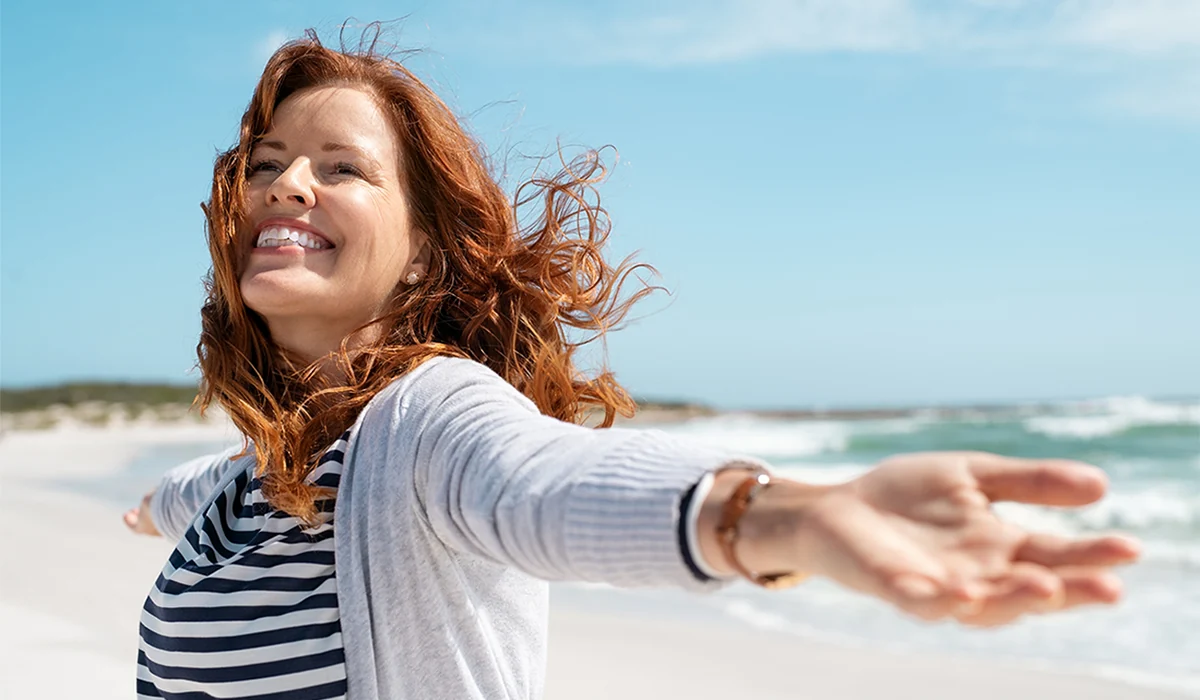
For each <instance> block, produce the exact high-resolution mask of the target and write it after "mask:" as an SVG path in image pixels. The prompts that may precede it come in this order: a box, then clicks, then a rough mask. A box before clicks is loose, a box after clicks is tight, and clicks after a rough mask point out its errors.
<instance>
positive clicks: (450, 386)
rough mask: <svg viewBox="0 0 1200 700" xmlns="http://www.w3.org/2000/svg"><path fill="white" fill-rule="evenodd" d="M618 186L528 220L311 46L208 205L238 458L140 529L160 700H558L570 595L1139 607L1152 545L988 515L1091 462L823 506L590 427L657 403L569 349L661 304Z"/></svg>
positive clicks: (559, 200) (584, 186)
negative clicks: (636, 257)
mask: <svg viewBox="0 0 1200 700" xmlns="http://www.w3.org/2000/svg"><path fill="white" fill-rule="evenodd" d="M603 174H604V170H603V166H602V165H601V163H600V161H599V159H598V157H597V156H596V154H595V153H590V154H586V155H585V156H584V157H583V158H581V159H579V160H576V161H573V162H571V163H569V164H568V165H567V167H565V168H564V170H563V171H562V172H561V173H559V174H558V175H556V176H554V177H550V178H540V179H535V180H534V181H532V182H531V183H528V184H527V185H525V186H524V187H522V188H520V189H519V190H518V192H517V194H516V196H515V198H514V199H512V200H510V199H509V198H508V197H507V196H506V195H505V194H504V193H503V191H502V190H501V188H500V187H499V186H498V185H497V183H496V181H495V180H494V179H493V178H492V176H491V175H490V174H489V171H488V168H487V166H486V164H485V160H484V158H483V156H482V153H481V150H480V148H479V146H478V144H476V143H475V142H474V141H473V140H472V139H471V138H470V137H469V136H468V135H467V134H466V132H465V131H464V130H463V129H462V127H461V126H460V125H459V123H458V121H457V120H456V119H455V117H454V116H453V114H452V113H451V112H450V111H449V110H448V109H447V108H446V106H445V105H444V104H443V103H442V102H441V101H440V100H439V99H438V98H437V97H436V95H434V94H433V93H432V92H431V91H430V90H429V89H428V88H427V87H426V86H425V85H424V84H423V83H421V81H420V80H418V79H417V78H416V77H415V76H414V75H412V74H411V73H410V72H408V71H407V70H406V69H405V68H404V67H403V66H402V65H400V64H399V63H397V62H395V61H392V60H390V59H389V58H387V57H384V56H381V55H378V54H376V53H375V52H374V50H373V47H372V46H368V47H366V48H365V49H363V50H358V51H347V50H340V51H339V50H332V49H329V48H326V47H324V46H322V45H321V43H320V42H319V41H318V40H317V37H316V36H315V35H313V34H311V33H310V34H309V35H307V36H306V38H305V39H302V40H299V41H295V42H292V43H289V44H287V45H285V46H284V47H282V48H281V49H279V51H278V52H276V54H275V55H274V56H273V57H272V58H271V60H270V61H269V62H268V64H267V67H266V70H265V71H264V73H263V76H262V78H261V80H260V82H259V84H258V87H257V89H256V90H255V93H254V98H253V100H252V101H251V104H250V107H249V109H248V110H247V111H246V113H245V115H244V117H243V119H242V128H241V134H240V138H239V141H238V143H237V144H236V145H234V147H233V148H231V149H230V150H228V151H227V152H225V153H223V154H222V155H221V156H220V157H219V158H218V159H217V163H216V166H215V171H214V177H213V190H212V198H211V200H210V201H209V202H208V204H207V205H206V206H205V212H206V214H207V217H208V233H209V248H210V251H211V254H212V258H213V271H212V279H211V280H210V284H209V290H208V291H209V295H208V299H207V301H206V303H205V305H204V308H203V333H202V336H201V340H200V346H199V354H200V366H201V369H202V370H203V373H204V379H203V383H202V387H201V397H200V400H201V402H202V403H203V404H205V405H207V404H210V403H211V402H214V401H216V402H218V403H220V405H221V406H222V407H223V408H224V409H225V410H226V411H227V412H228V413H229V415H230V416H231V417H232V418H233V420H234V422H235V423H236V425H237V427H238V428H239V429H240V430H241V431H242V433H243V434H244V436H245V439H246V443H245V446H244V449H243V450H242V451H240V452H238V453H236V454H235V453H233V452H229V453H224V454H218V455H213V456H211V457H207V458H202V459H199V460H196V461H194V462H190V463H188V464H185V465H182V466H181V467H179V468H178V469H175V470H173V471H172V472H170V473H169V474H167V475H166V476H165V477H164V478H163V480H162V482H161V483H160V484H159V487H158V488H157V489H156V490H155V491H154V492H152V493H151V494H148V495H147V496H146V498H145V499H144V500H143V502H142V504H141V505H140V506H139V507H137V508H134V509H133V510H131V511H130V512H129V513H127V514H126V522H127V524H128V525H129V526H130V528H132V529H133V530H135V531H137V532H141V533H146V534H160V533H161V534H165V535H167V536H169V537H171V538H173V539H175V540H177V541H178V544H177V545H176V547H175V549H174V551H173V553H172V554H171V556H170V559H169V560H168V562H167V564H166V565H165V566H164V568H163V570H162V574H161V575H160V576H159V578H158V580H157V581H156V582H155V584H154V586H153V588H152V589H151V591H150V593H149V596H148V598H147V600H146V603H145V605H144V607H143V611H142V621H141V628H140V634H141V641H140V651H139V657H138V662H139V664H138V685H137V687H138V694H139V697H145V698H151V697H188V698H192V697H197V698H198V697H223V698H248V697H255V698H271V697H279V698H283V697H289V698H290V697H296V698H300V697H303V698H340V697H354V698H402V697H411V698H416V697H420V698H497V697H509V698H535V697H539V696H540V695H541V691H542V685H543V678H544V674H545V658H546V648H545V645H546V626H547V625H546V622H547V621H546V615H547V603H548V588H547V584H546V581H548V580H562V579H568V580H584V581H599V582H605V583H609V584H613V585H618V586H645V585H657V586H675V587H679V588H684V589H692V590H701V591H702V590H711V589H714V588H718V587H720V586H722V585H727V584H729V583H731V582H732V581H734V580H735V579H737V578H739V577H740V578H743V579H746V580H748V581H750V582H753V583H754V584H757V585H761V586H766V587H769V588H777V587H782V586H786V585H791V584H794V583H796V582H798V581H799V580H800V579H801V578H803V577H804V576H807V575H820V576H827V577H829V578H831V579H833V580H834V581H837V582H838V583H840V584H842V585H844V586H847V587H849V588H853V589H856V590H860V591H863V592H865V593H868V594H870V595H874V596H877V597H879V598H881V599H883V600H886V601H888V602H890V603H891V604H893V605H895V606H896V607H898V608H900V609H901V610H903V611H905V612H908V613H911V614H913V615H915V616H918V617H920V618H922V619H929V620H933V619H941V618H951V619H955V620H958V621H959V622H962V623H964V624H969V625H981V626H983V625H995V624H1001V623H1005V622H1009V621H1012V620H1015V619H1017V618H1019V617H1020V616H1022V615H1024V614H1027V613H1030V612H1048V611H1053V610H1060V609H1065V608H1069V607H1074V606H1077V605H1082V604H1088V603H1111V602H1114V601H1115V600H1117V599H1118V598H1119V596H1120V585H1119V582H1118V581H1116V580H1115V579H1114V578H1113V576H1112V574H1111V572H1110V571H1109V569H1110V568H1111V567H1112V566H1115V565H1117V564H1121V563H1125V562H1128V561H1131V560H1132V559H1134V558H1135V557H1136V555H1137V547H1136V545H1135V544H1134V543H1132V542H1131V541H1129V540H1126V539H1123V538H1119V537H1098V538H1093V539H1087V540H1070V539H1064V538H1059V537H1052V536H1048V535H1038V534H1033V533H1028V532H1025V531H1023V530H1021V529H1019V528H1017V527H1014V526H1012V525H1009V524H1006V523H1004V522H1002V521H1000V520H999V519H998V518H997V517H996V516H995V515H994V514H993V512H992V510H991V508H990V504H991V502H992V501H993V500H1000V499H1010V500H1019V501H1025V502H1032V503H1042V504H1047V505H1056V506H1072V505H1081V504H1086V503H1090V502H1092V501H1094V500H1096V499H1098V498H1099V497H1100V496H1101V495H1102V494H1103V493H1104V490H1105V486H1106V482H1105V478H1104V475H1103V473H1102V472H1100V471H1099V470H1097V469H1095V468H1093V467H1090V466H1088V465H1084V464H1078V463H1073V462H1066V461H1062V460H1019V459H1009V458H1004V457H1000V456H996V455H989V454H981V453H930V454H917V455H908V456H900V457H894V458H892V459H889V460H887V461H885V462H884V463H881V464H880V465H879V466H878V467H876V468H875V469H874V470H872V471H870V472H869V473H867V474H866V475H864V476H861V477H859V478H857V479H855V480H854V481H852V482H849V483H846V484H841V485H836V486H814V485H809V484H805V483H801V482H799V481H795V480H789V479H780V478H773V477H772V476H771V475H770V472H769V467H768V465H766V464H764V463H762V462H761V461H758V460H756V459H753V458H750V457H745V456H740V455H736V454H727V453H724V452H721V451H715V450H712V449H709V448H705V447H702V446H699V445H695V444H690V443H687V442H683V441H681V440H679V439H677V438H673V437H671V436H669V435H667V434H665V433H661V432H654V431H637V430H627V429H614V428H609V429H606V430H592V429H587V428H584V427H582V426H580V425H577V424H575V423H576V422H577V421H578V419H579V418H580V417H581V416H582V414H583V412H584V410H585V409H587V408H589V407H593V408H595V407H598V408H600V409H602V410H603V412H604V416H605V420H604V421H603V425H602V426H601V427H604V428H608V426H610V425H611V422H612V420H613V417H614V415H615V414H616V413H617V412H629V411H630V410H631V409H632V408H633V404H632V402H631V401H630V399H629V397H628V395H627V394H626V393H625V392H624V390H623V389H622V388H621V387H620V385H619V384H618V383H617V382H616V380H615V379H614V377H613V376H612V375H611V374H610V373H608V372H601V373H599V374H597V375H594V376H588V375H586V374H584V373H583V372H581V371H580V370H579V369H578V368H577V367H576V366H575V363H574V359H573V357H574V353H575V351H576V349H577V348H578V347H579V345H580V344H581V343H583V342H587V341H588V340H590V339H593V338H595V337H598V336H600V335H602V334H603V333H604V331H606V330H607V329H609V328H611V327H612V326H613V325H614V324H616V323H619V322H620V320H621V319H622V318H623V316H624V315H625V313H626V312H627V311H628V309H629V308H630V305H631V304H633V303H634V302H636V301H637V299H638V298H640V297H641V296H642V295H644V294H645V293H647V292H648V290H647V289H645V288H639V289H638V290H636V291H635V292H634V293H633V294H630V295H628V296H623V295H622V286H623V284H622V283H623V282H624V281H625V280H626V279H627V277H628V276H629V274H630V273H631V272H633V271H634V270H635V269H636V267H637V266H635V265H633V264H632V263H630V262H629V261H625V262H623V263H621V264H619V265H615V266H614V265H610V264H609V263H608V262H607V261H606V260H605V259H604V257H603V255H602V248H603V244H604V242H605V238H606V236H607V233H608V222H607V218H606V217H605V213H604V211H603V209H601V208H600V207H599V206H598V204H597V203H596V201H595V199H594V197H593V194H594V193H593V191H592V187H593V185H594V184H595V183H596V182H597V181H599V180H600V179H601V178H602V177H603ZM526 207H530V208H532V210H533V215H532V216H525V217H522V216H519V215H518V212H519V211H522V210H523V209H524V208H526ZM520 221H529V222H530V223H529V224H528V225H527V226H524V227H522V226H520V225H519V223H518V222H520ZM575 331H583V332H584V333H585V334H590V335H588V336H587V337H584V338H583V339H581V340H579V341H572V340H571V339H570V336H569V334H570V333H572V332H575ZM335 534H336V536H335Z"/></svg>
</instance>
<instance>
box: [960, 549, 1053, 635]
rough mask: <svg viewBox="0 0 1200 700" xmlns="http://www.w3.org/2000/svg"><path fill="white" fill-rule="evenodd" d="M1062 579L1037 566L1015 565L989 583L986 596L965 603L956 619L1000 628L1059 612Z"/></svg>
mask: <svg viewBox="0 0 1200 700" xmlns="http://www.w3.org/2000/svg"><path fill="white" fill-rule="evenodd" d="M1066 598H1067V592H1066V587H1065V585H1064V582H1063V580H1062V579H1061V578H1060V577H1059V576H1058V575H1057V574H1056V573H1054V572H1053V571H1051V570H1050V569H1047V568H1046V567H1044V566H1038V565H1036V564H1028V563H1017V564H1014V565H1013V567H1012V570H1011V571H1010V572H1009V573H1008V574H1006V575H1005V576H1004V577H1002V578H1000V579H997V580H995V581H992V582H991V583H990V590H989V591H988V593H987V595H986V596H984V597H983V598H982V599H980V600H979V601H978V602H977V603H975V604H974V605H971V604H966V605H962V606H960V607H959V609H958V610H956V612H955V615H954V616H955V618H956V619H958V621H959V622H962V623H964V624H968V625H972V626H976V627H991V626H994V625H1002V624H1005V623H1008V622H1012V621H1013V620H1015V619H1017V618H1019V617H1021V616H1022V615H1027V614H1029V613H1035V612H1049V611H1051V610H1058V609H1060V608H1062V606H1063V605H1064V604H1065V603H1066Z"/></svg>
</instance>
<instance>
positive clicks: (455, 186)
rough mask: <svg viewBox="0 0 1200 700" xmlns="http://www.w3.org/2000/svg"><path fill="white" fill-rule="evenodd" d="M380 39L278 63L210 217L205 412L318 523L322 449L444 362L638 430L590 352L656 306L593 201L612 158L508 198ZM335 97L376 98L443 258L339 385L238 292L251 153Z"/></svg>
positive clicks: (577, 163) (470, 144)
mask: <svg viewBox="0 0 1200 700" xmlns="http://www.w3.org/2000/svg"><path fill="white" fill-rule="evenodd" d="M371 30H373V31H374V36H373V37H371V36H369V35H364V37H366V39H365V40H364V41H363V42H362V43H361V44H360V46H359V48H357V49H354V50H348V49H346V48H345V46H344V45H343V46H342V48H341V49H339V50H334V49H331V48H328V47H325V46H323V45H322V44H321V42H320V40H319V39H318V38H317V35H316V33H315V32H314V31H312V30H309V31H308V32H306V33H305V37H304V38H303V39H299V40H296V41H292V42H290V43H288V44H286V45H284V46H283V47H281V48H280V49H279V50H278V51H276V52H275V54H274V55H273V56H272V57H271V59H270V60H269V61H268V62H267V66H266V68H265V69H264V71H263V74H262V77H261V78H260V79H259V82H258V85H257V87H256V88H255V90H254V97H253V98H252V100H251V102H250V105H249V107H248V108H247V109H246V112H245V114H244V115H243V116H242V122H241V130H240V134H239V138H238V142H237V144H236V145H234V146H233V147H232V148H230V149H229V150H228V151H225V152H224V153H222V154H221V155H219V156H218V157H217V160H216V163H215V165H214V168H213V185H212V197H211V199H210V200H209V201H208V202H207V203H206V204H204V205H202V208H203V209H204V213H205V216H206V218H207V233H208V245H209V250H210V252H211V254H212V260H213V266H212V270H211V273H210V275H209V277H208V279H207V280H206V288H207V292H208V298H207V300H206V301H205V303H204V306H203V309H202V311H201V315H202V326H203V329H202V332H201V336H200V343H199V345H198V347H197V353H198V355H199V366H200V369H201V371H202V373H203V379H202V381H201V386H200V393H199V396H198V397H197V401H198V403H199V404H200V407H201V409H203V408H206V407H208V406H209V405H211V404H212V402H214V401H216V402H218V403H219V404H220V405H221V407H222V408H223V409H224V410H225V411H226V412H227V413H228V414H229V416H230V417H231V418H232V419H233V422H234V424H236V425H237V427H238V428H239V429H240V430H241V431H242V433H243V434H244V435H245V436H246V439H247V446H248V445H249V444H250V443H253V445H254V451H255V455H256V459H257V467H258V473H259V475H260V476H261V477H262V478H263V488H264V493H265V494H266V495H267V498H268V499H269V501H270V502H271V504H272V505H273V506H274V507H275V508H277V509H279V510H283V511H285V512H288V513H291V514H293V515H296V516H298V517H300V518H303V519H306V520H311V519H312V518H313V517H314V516H315V513H316V511H315V505H314V503H315V501H316V499H317V498H318V497H320V496H321V492H320V490H319V489H317V488H316V487H314V486H311V485H309V484H307V483H306V482H305V477H306V476H308V474H309V473H310V472H311V471H312V469H313V468H314V467H315V465H316V461H317V459H318V458H319V456H320V454H321V452H322V451H323V450H324V449H325V448H326V447H327V446H328V445H329V444H330V443H331V442H332V441H333V440H334V439H336V437H337V436H338V435H340V434H341V433H342V432H343V431H345V430H346V429H347V428H348V427H349V426H350V425H351V424H352V423H353V422H354V420H355V418H356V417H357V416H358V414H359V412H360V411H361V410H362V409H363V407H364V406H365V405H366V404H367V402H368V401H370V400H371V398H372V397H374V396H375V395H376V394H377V393H378V392H379V391H380V390H382V389H383V388H384V387H386V386H387V385H388V384H389V383H390V382H392V381H393V380H395V379H396V378H397V377H400V376H401V375H403V374H405V373H406V372H409V371H411V370H412V369H413V368H415V367H416V366H418V365H419V364H420V363H422V362H424V361H425V360H428V359H430V358H432V357H435V356H438V355H451V356H458V357H465V358H469V359H472V360H475V361H478V362H480V363H482V364H485V365H487V366H488V367H490V368H491V369H492V370H494V371H495V372H496V373H497V374H499V375H500V376H501V377H503V378H504V379H505V380H506V381H508V382H509V383H510V384H512V385H513V386H514V387H516V388H517V389H518V390H519V391H521V392H522V393H523V394H525V395H526V396H528V397H529V398H530V399H532V400H533V402H534V403H535V404H537V406H538V408H539V409H540V410H541V411H542V412H543V413H545V414H546V415H549V416H553V417H555V418H558V419H561V420H566V421H573V422H578V421H580V420H581V419H582V417H583V416H584V414H585V413H586V412H588V411H589V409H599V410H602V411H603V415H604V418H603V421H602V423H601V425H602V427H607V426H609V425H611V424H612V421H613V419H614V417H615V414H617V413H621V414H623V415H632V413H633V410H634V403H633V401H632V399H631V398H630V397H629V395H628V393H626V392H625V390H624V389H623V388H622V387H621V386H620V384H618V383H617V381H616V379H615V378H614V377H613V375H612V373H611V372H609V371H607V370H605V369H603V367H602V368H601V370H600V371H598V372H597V373H595V374H594V375H593V376H585V374H584V373H583V372H581V371H580V369H579V368H578V367H576V364H575V353H576V350H577V349H578V348H579V347H581V346H582V345H585V344H587V343H590V342H592V341H595V340H597V339H601V338H602V337H603V335H604V333H605V332H606V331H608V330H610V329H612V328H613V327H614V326H615V325H617V324H619V323H620V322H621V321H622V320H623V319H624V317H625V315H626V314H627V313H628V311H629V309H630V307H631V306H632V305H633V304H634V303H635V302H636V301H638V300H639V299H641V298H642V297H643V296H645V295H646V294H648V293H650V292H651V291H652V288H651V287H648V286H646V285H645V284H641V285H640V286H639V288H638V289H637V291H636V292H635V293H633V294H632V295H628V296H625V295H624V294H623V293H622V288H623V285H624V283H625V282H626V281H627V280H628V278H629V277H630V276H631V275H632V274H633V273H634V272H636V271H637V270H638V269H639V268H643V267H645V266H644V265H641V264H634V263H633V262H632V261H631V260H629V259H626V260H624V261H622V262H621V263H619V264H617V265H612V264H609V263H608V262H607V261H606V260H605V259H604V256H603V255H602V249H603V246H604V243H605V240H606V238H607V236H608V233H609V230H610V223H609V219H608V216H607V214H606V212H605V211H604V209H603V208H602V207H601V206H600V204H599V198H598V196H597V194H596V190H595V185H596V184H597V183H598V182H600V181H601V180H603V178H604V176H605V174H606V169H605V166H604V164H603V162H602V161H601V159H600V156H599V154H598V153H597V152H595V151H588V152H586V153H585V154H584V155H583V156H581V157H579V158H576V159H574V160H571V161H570V162H568V161H567V160H566V159H564V158H561V157H560V159H559V160H560V162H562V164H563V167H562V170H561V172H558V173H557V174H556V175H553V176H548V177H540V176H538V177H535V178H534V179H532V180H530V181H529V182H527V183H525V184H524V185H522V186H521V187H519V188H518V189H517V191H516V194H515V196H513V197H512V198H510V197H509V196H508V195H506V194H505V192H504V191H503V190H502V189H501V187H500V185H499V184H498V183H497V181H496V178H495V177H493V175H492V173H491V172H490V171H489V168H488V166H487V163H486V160H485V157H484V155H483V151H482V149H481V147H480V144H479V143H478V142H476V141H475V140H474V139H473V138H472V137H471V136H469V135H468V134H467V133H466V131H465V130H464V129H463V127H462V125H461V124H460V123H459V121H458V119H457V118H456V117H455V116H454V114H453V113H452V112H451V111H450V109H449V108H448V107H447V106H446V105H445V104H444V103H443V102H442V101H441V100H440V99H439V98H438V97H437V95H435V94H434V93H433V91H432V90H430V89H429V88H428V87H427V86H426V85H425V84H424V83H422V82H421V81H420V80H419V79H418V78H417V77H416V76H415V75H413V74H412V73H411V72H410V71H409V70H408V69H406V68H405V67H404V66H403V65H401V64H400V63H399V62H397V61H395V60H393V59H392V58H390V57H389V56H387V55H384V54H381V53H379V52H377V50H376V45H377V43H378V40H379V26H378V25H373V26H372V28H371ZM371 30H368V31H369V32H370V31H371ZM329 84H339V85H353V86H358V87H361V88H362V89H363V90H365V91H367V92H369V93H370V94H372V95H373V96H374V97H375V98H376V100H377V101H378V104H379V106H380V108H381V110H382V111H383V113H384V115H385V116H386V117H387V118H388V119H389V121H390V122H391V124H392V126H393V128H394V129H395V133H396V135H397V137H398V143H399V147H400V152H401V153H402V154H403V157H402V158H401V168H402V172H403V181H404V182H406V183H407V186H406V190H407V192H406V194H407V196H408V198H409V204H410V207H411V211H412V217H413V225H414V226H415V227H416V228H418V229H419V230H421V231H423V232H425V233H426V234H427V235H428V237H429V241H430V245H431V247H432V252H433V255H432V260H431V262H430V266H429V274H428V277H427V279H426V280H425V281H424V282H423V283H422V285H421V286H420V287H419V288H405V287H402V286H401V285H399V281H397V288H396V290H395V292H394V293H393V297H392V301H391V307H390V308H389V309H388V310H387V311H386V312H385V313H384V314H383V315H382V316H381V317H380V318H378V319H376V320H375V321H373V322H372V323H371V324H368V325H371V326H375V327H378V328H381V329H383V331H382V332H381V333H378V334H377V340H374V341H371V342H370V343H368V344H367V345H366V346H365V347H355V348H354V349H353V351H351V350H350V349H349V348H350V345H349V343H348V340H349V339H347V341H343V343H342V346H341V348H340V350H339V351H338V352H337V353H336V354H335V357H334V358H333V359H334V361H335V362H336V363H337V364H336V366H337V367H338V368H339V369H340V374H341V375H343V376H342V377H341V378H339V380H338V381H337V382H334V381H332V380H330V379H329V378H328V376H329V373H321V372H319V371H318V365H317V364H313V365H310V366H307V367H301V366H298V365H297V364H295V363H294V362H293V361H292V359H291V357H290V356H289V355H288V354H287V353H286V352H285V351H284V349H282V348H280V347H278V346H276V345H275V344H274V343H273V342H272V340H271V337H270V334H269V331H268V330H267V325H266V323H265V322H264V320H263V319H262V318H261V317H260V316H259V315H258V314H256V313H255V312H253V311H251V310H250V309H248V308H247V307H246V304H245V302H244V300H243V299H242V295H241V291H240V289H239V283H238V281H239V279H240V275H241V272H242V269H243V265H244V264H245V261H244V259H243V257H244V254H243V253H241V252H240V251H239V246H238V245H237V241H238V240H239V238H238V232H239V230H242V228H243V227H244V225H245V209H246V195H245V193H246V170H247V161H248V158H249V155H250V151H251V149H252V148H253V146H254V144H255V143H256V142H257V141H258V140H259V139H261V138H262V137H263V135H264V134H266V133H267V131H268V129H269V128H270V125H271V122H272V118H273V115H274V113H275V110H276V109H277V108H278V107H279V105H280V104H281V103H282V102H283V101H284V100H286V99H287V98H288V97H289V96H291V95H293V94H295V93H297V92H299V91H301V90H305V89H309V88H315V87H320V86H324V85H329ZM522 222H525V223H522ZM399 273H400V271H399V270H397V277H399ZM569 334H570V335H578V336H580V337H579V339H576V340H572V339H571V337H569ZM328 359H329V358H326V360H328Z"/></svg>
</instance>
